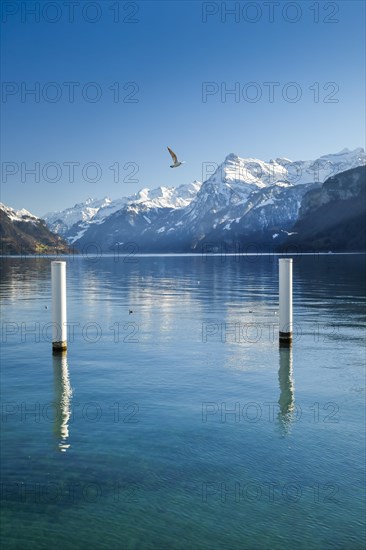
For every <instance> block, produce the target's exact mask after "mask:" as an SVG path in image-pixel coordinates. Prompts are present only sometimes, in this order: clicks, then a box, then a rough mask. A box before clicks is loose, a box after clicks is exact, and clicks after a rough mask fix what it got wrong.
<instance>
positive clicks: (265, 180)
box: [45, 148, 366, 252]
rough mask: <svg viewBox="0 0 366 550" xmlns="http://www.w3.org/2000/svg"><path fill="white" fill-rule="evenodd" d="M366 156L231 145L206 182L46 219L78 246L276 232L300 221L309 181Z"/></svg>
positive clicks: (153, 245)
mask: <svg viewBox="0 0 366 550" xmlns="http://www.w3.org/2000/svg"><path fill="white" fill-rule="evenodd" d="M365 164H366V156H365V152H364V150H363V149H362V148H358V149H355V150H353V151H350V150H348V149H343V150H342V151H341V152H339V153H337V154H328V155H324V156H322V157H320V158H319V159H316V160H308V161H301V160H300V161H291V160H289V159H287V158H277V159H275V160H273V159H272V160H270V161H268V162H264V161H261V160H259V159H254V158H240V157H238V156H237V155H235V154H233V153H231V154H230V155H228V156H227V157H226V158H225V160H224V162H223V163H222V164H220V165H218V166H216V169H215V170H214V171H213V173H212V174H211V175H209V177H208V178H207V179H206V180H205V181H204V182H203V183H202V184H200V183H199V182H196V181H195V182H193V183H191V184H188V185H182V186H180V187H177V188H174V187H158V188H157V189H153V190H149V189H148V188H144V189H142V190H141V191H139V192H138V193H136V194H134V195H132V196H130V197H124V198H121V199H118V200H114V201H111V200H110V199H108V198H105V199H102V200H99V201H98V200H96V199H94V200H92V199H88V201H86V202H85V203H82V204H77V205H75V206H74V207H72V208H69V209H67V210H64V211H63V212H55V213H52V214H47V215H46V216H45V219H46V222H47V224H48V225H49V227H50V228H51V229H52V230H54V231H57V232H58V233H60V234H61V235H63V236H65V238H66V239H67V240H68V242H69V243H73V244H74V245H75V246H76V248H78V249H82V248H83V246H85V245H87V244H88V243H90V242H93V243H97V244H98V245H99V246H100V248H101V249H102V250H103V251H105V252H108V251H109V252H110V251H111V250H113V248H114V247H115V246H116V244H118V245H121V244H122V245H123V244H124V243H127V242H132V241H133V242H135V243H136V244H137V246H138V248H139V249H140V250H141V251H148V250H169V251H175V250H177V251H180V250H197V248H198V247H199V246H200V245H201V244H202V242H206V241H207V240H217V241H225V242H230V241H232V240H233V239H238V240H240V239H243V236H247V237H248V238H249V237H250V238H256V239H262V240H263V239H264V238H265V239H268V238H272V239H276V238H277V237H278V236H280V235H281V233H284V234H285V233H286V231H288V230H289V229H290V228H291V227H292V225H293V224H294V223H295V221H296V220H297V217H298V213H299V209H300V206H301V201H302V198H303V196H304V195H305V194H306V193H307V192H308V191H309V190H310V189H314V188H317V187H320V186H321V184H322V183H323V182H324V181H325V180H327V179H328V178H329V177H331V176H334V175H336V174H338V173H340V172H343V171H345V170H349V169H352V168H355V167H357V166H361V165H365ZM210 167H212V163H210Z"/></svg>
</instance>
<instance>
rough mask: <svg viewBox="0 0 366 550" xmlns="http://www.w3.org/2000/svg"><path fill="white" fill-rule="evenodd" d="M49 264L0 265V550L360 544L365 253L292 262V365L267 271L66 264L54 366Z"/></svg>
mask: <svg viewBox="0 0 366 550" xmlns="http://www.w3.org/2000/svg"><path fill="white" fill-rule="evenodd" d="M116 260H118V261H116ZM131 260H132V261H131ZM50 261H51V259H50V258H36V259H31V258H22V259H19V258H18V259H17V258H2V260H1V270H2V274H1V275H2V277H1V279H2V283H1V297H2V305H3V307H2V361H1V391H2V419H1V420H2V422H1V428H2V436H1V438H2V441H1V443H2V444H1V453H2V455H1V465H2V495H1V504H2V512H1V520H2V521H1V523H2V543H3V546H2V547H3V548H7V549H8V548H9V549H13V548H14V549H15V548H22V549H35V548H37V549H43V548H45V549H46V548H47V549H49V548H52V549H59V548H60V549H61V548H75V549H79V548H80V549H84V548H100V549H117V548H118V549H120V548H126V549H145V548H146V549H186V548H194V549H206V548H209V549H216V548H217V549H218V548H220V549H241V550H242V549H246V548H248V549H257V548H258V549H266V548H268V549H269V548H300V549H303V548H304V549H312V548H314V549H315V548H339V549H345V548H346V549H358V548H360V549H361V548H363V547H364V546H363V544H364V535H365V532H364V527H363V520H364V513H365V500H364V495H365V492H364V489H365V485H364V483H365V479H364V451H365V445H364V425H365V416H364V410H365V409H364V407H365V393H364V374H365V372H364V367H365V351H364V350H365V348H364V345H365V341H364V337H365V332H364V327H365V318H364V312H365V309H364V306H365V301H366V299H365V283H364V275H365V257H364V256H357V255H339V256H338V255H326V256H298V257H294V321H295V323H296V326H295V341H294V344H293V348H292V350H288V349H281V350H279V348H278V342H277V338H278V325H277V319H278V318H277V288H278V265H277V263H278V258H277V257H273V256H262V257H255V256H253V257H246V258H243V257H205V258H202V257H201V256H186V257H181V256H160V257H159V256H149V257H133V258H131V257H126V258H119V259H116V258H113V257H105V258H102V259H101V258H98V259H95V261H93V259H87V258H79V257H75V258H69V259H67V263H68V266H67V277H68V280H67V284H68V321H69V322H70V323H74V325H73V328H70V338H69V348H68V353H67V356H63V357H55V356H54V357H53V356H52V353H51V344H50V342H49V340H50V334H51V331H50V326H49V323H50V321H51V311H50V309H51V302H50V290H51V287H50ZM129 310H132V313H129Z"/></svg>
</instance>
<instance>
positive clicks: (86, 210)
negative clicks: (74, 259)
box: [43, 181, 201, 243]
mask: <svg viewBox="0 0 366 550" xmlns="http://www.w3.org/2000/svg"><path fill="white" fill-rule="evenodd" d="M200 186H201V184H200V183H199V182H197V181H194V182H193V183H189V184H187V185H180V186H179V187H158V188H157V189H152V190H151V189H148V188H144V189H141V190H140V191H138V192H137V193H135V194H134V195H131V196H129V197H122V198H121V199H116V200H113V201H112V200H111V199H110V198H108V197H105V198H104V199H102V200H99V199H90V198H89V199H87V200H86V201H85V202H83V203H78V204H75V206H72V207H71V208H67V209H66V210H63V211H61V212H50V213H48V214H45V216H44V217H43V218H44V220H45V221H46V223H47V225H48V227H49V228H50V229H51V230H52V231H55V232H56V233H59V234H60V235H62V236H64V237H65V238H67V240H68V241H69V242H70V243H73V242H75V241H76V240H78V239H80V238H81V237H82V235H83V234H84V233H85V231H86V230H87V229H88V227H89V226H90V225H92V224H101V223H103V222H104V221H105V220H106V219H107V218H108V216H111V215H112V214H114V213H115V212H118V211H119V210H122V209H123V208H125V207H129V211H135V212H137V211H138V210H139V209H141V208H142V209H143V210H150V209H155V208H156V209H159V208H160V209H174V208H184V207H185V206H188V204H189V203H190V202H191V200H192V199H193V198H194V197H195V196H196V194H197V191H198V190H199V188H200Z"/></svg>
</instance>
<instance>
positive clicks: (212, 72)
mask: <svg viewBox="0 0 366 550" xmlns="http://www.w3.org/2000/svg"><path fill="white" fill-rule="evenodd" d="M35 4H36V3H35V2H31V1H29V2H18V3H17V2H4V3H3V14H2V16H3V20H4V19H5V21H4V22H3V24H2V31H3V33H2V45H3V54H2V80H3V81H4V82H5V90H4V89H3V95H2V105H1V107H2V115H3V122H2V162H3V163H4V162H10V163H15V164H14V165H13V164H12V165H4V164H3V165H2V166H3V169H5V170H8V171H11V170H12V169H14V170H15V169H17V170H18V172H17V174H15V175H7V176H6V177H5V175H4V173H3V176H2V193H1V200H2V201H3V202H5V203H6V204H8V205H11V206H13V207H16V208H21V207H25V208H27V209H28V210H30V211H31V212H34V213H35V214H37V215H42V214H44V213H45V212H47V211H49V210H58V209H63V208H65V207H68V206H71V205H73V204H74V203H75V202H79V201H83V200H85V199H86V198H88V197H100V198H102V197H104V196H106V195H108V196H110V197H111V198H117V197H121V196H124V195H127V194H130V193H133V192H136V191H137V190H139V189H140V188H142V187H157V186H159V185H165V186H176V185H180V184H182V183H188V182H190V181H193V180H194V179H198V180H201V179H202V172H203V170H202V163H203V162H217V163H220V162H222V160H223V159H224V158H225V156H226V155H227V154H229V153H231V152H234V153H236V154H238V155H239V156H243V157H257V158H261V159H263V160H269V159H270V158H276V157H279V156H285V157H288V158H290V159H293V160H297V159H310V158H316V157H318V156H320V155H322V154H326V153H329V152H337V151H339V150H341V149H343V148H344V147H349V148H355V147H359V146H364V130H365V127H364V120H365V111H364V97H365V81H364V69H365V53H364V52H365V36H364V20H365V4H364V2H362V1H346V2H343V1H342V2H318V3H317V2H313V1H311V2H307V1H301V2H295V5H296V6H297V7H298V9H297V12H296V10H295V8H294V7H292V8H291V7H290V8H286V6H288V2H280V5H279V6H274V20H273V22H271V21H270V14H269V7H268V6H265V3H263V2H257V3H254V7H253V3H251V4H252V7H251V8H250V9H249V10H248V9H247V7H246V6H247V4H248V2H239V3H236V4H238V5H239V7H240V13H237V14H236V16H235V15H230V14H227V15H226V21H225V13H224V12H223V9H224V8H222V6H225V5H226V8H227V9H230V8H233V7H234V6H235V2H230V1H227V2H226V3H222V2H196V1H190V2H176V1H174V2H153V1H150V2H136V3H135V2H132V3H131V2H119V3H118V4H119V9H120V14H119V19H120V20H119V22H115V21H114V17H116V13H115V12H113V11H112V8H113V7H114V9H115V6H116V5H117V2H112V1H109V0H107V1H106V0H103V1H101V2H96V3H94V4H96V5H97V6H98V8H99V10H100V12H99V13H98V12H97V11H96V8H95V7H93V6H92V5H90V2H83V1H80V2H79V5H75V6H74V21H73V22H72V21H71V14H70V11H68V9H70V8H66V7H65V5H64V3H63V2H59V3H58V4H59V6H60V9H59V11H58V12H57V11H56V10H55V8H49V11H48V12H46V13H40V16H39V18H40V21H39V22H38V21H35V16H34V15H32V14H30V13H27V12H24V5H26V7H27V8H28V10H30V9H31V8H32V7H34V5H35ZM52 4H54V2H53V3H52ZM22 5H23V8H22ZM40 5H41V6H42V5H44V4H43V3H42V2H41V3H40ZM4 6H5V7H4ZM6 6H7V7H6ZM14 6H15V7H14ZM135 6H137V8H136V9H135ZM256 6H257V8H256ZM296 6H295V7H296ZM312 6H313V8H312V9H311V7H312ZM314 6H315V7H316V6H318V8H319V13H318V14H317V13H315V11H314ZM83 8H84V13H83V11H82V10H83ZM4 9H5V10H6V12H4ZM16 9H17V10H18V11H17V13H13V12H14V11H15V10H16ZM22 9H23V13H22ZM137 9H138V11H137ZM286 9H287V11H286ZM300 10H301V13H300ZM215 11H217V13H213V14H212V15H211V14H210V13H208V12H215ZM135 12H136V13H135ZM235 17H236V19H237V21H235ZM93 18H95V19H96V21H95V22H94V23H92V22H90V20H91V19H93ZM256 18H257V19H258V20H257V21H253V20H254V19H256ZM51 19H59V20H58V21H55V22H51ZM124 19H125V21H124ZM133 19H134V20H136V22H135V23H132V22H129V20H133ZM204 19H206V22H204ZM290 19H291V20H295V22H292V23H291V22H290V21H289V20H290ZM296 19H298V20H297V21H296ZM316 19H319V21H318V22H317V21H316ZM249 20H252V21H253V22H250V21H249ZM331 20H338V22H334V23H332V22H331ZM37 82H38V83H39V89H40V97H39V102H36V101H35V97H34V96H32V95H25V96H23V98H22V90H23V93H24V91H25V89H26V88H31V87H35V86H37V84H36V83H37ZM67 82H77V83H79V86H77V87H75V97H74V102H70V100H69V99H70V98H69V91H68V90H69V89H70V85H69V88H68V87H67V85H66V84H65V83H67ZM90 82H95V83H96V84H97V87H95V86H89V87H88V86H87V87H86V88H85V84H87V83H90ZM115 82H118V83H119V86H120V99H121V100H122V101H120V102H114V94H115V91H114V92H113V90H111V89H109V88H110V87H111V86H112V85H113V84H114V83H115ZM128 82H134V83H136V84H137V86H138V92H137V93H135V95H134V94H133V92H134V87H133V86H135V85H133V86H132V85H130V86H129V87H128V88H127V89H126V90H124V89H123V86H124V85H125V84H126V83H128ZM204 82H213V83H216V84H214V85H213V88H212V89H213V90H214V91H216V90H217V89H218V90H219V91H218V92H217V93H214V94H212V95H209V96H207V98H206V99H207V100H206V101H205V102H204V101H202V87H203V83H204ZM250 82H254V83H256V84H255V86H251V87H248V86H247V84H248V83H250ZM265 82H278V83H279V85H278V86H276V87H275V89H274V99H273V101H269V87H268V85H267V86H266V85H264V83H265ZM289 82H296V83H297V90H296V89H295V88H294V87H290V88H288V93H289V95H290V96H291V97H294V94H295V93H299V90H300V91H301V94H302V96H301V99H300V100H299V101H297V102H290V101H285V99H284V98H283V96H282V93H283V92H285V91H286V84H287V83H289ZM315 82H318V83H319V100H318V101H315V100H314V98H315V96H316V87H314V86H312V85H313V84H314V83H315ZM329 82H333V83H335V85H334V84H332V85H328V88H327V89H326V90H324V89H323V86H324V85H326V84H327V83H329ZM9 83H10V84H9ZM50 83H56V85H50ZM235 83H238V84H237V86H239V89H240V97H239V98H236V99H239V101H238V102H236V101H235V97H234V95H227V96H226V98H225V96H224V98H223V99H224V100H221V98H220V91H221V90H222V91H223V92H225V87H226V88H227V89H228V90H229V89H232V88H234V87H235ZM311 86H312V89H309V87H311ZM336 87H338V88H339V89H338V91H337V88H336ZM82 89H83V90H84V95H85V94H87V95H86V97H87V98H89V99H92V98H93V97H94V94H95V93H96V91H98V90H99V93H101V97H100V99H99V101H96V102H90V101H87V100H86V99H85V97H83V94H82ZM115 89H116V87H115ZM60 90H61V97H60V99H59V101H56V102H51V101H50V99H52V98H53V97H54V96H55V93H57V92H60ZM260 92H261V93H262V97H261V99H259V101H257V102H250V101H249V100H248V99H251V98H253V97H254V94H255V93H260ZM128 94H131V95H130V96H129V97H130V99H137V100H138V102H135V103H127V102H123V98H125V97H126V96H127V95H128ZM37 99H38V98H37ZM225 99H226V101H225ZM326 99H328V101H329V100H330V99H337V100H338V102H336V103H334V102H324V100H326ZM167 145H169V146H170V147H172V148H173V149H174V150H176V151H177V153H178V154H179V156H180V157H181V158H182V160H185V161H187V164H185V165H183V166H182V167H180V168H178V169H176V170H171V169H170V168H169V164H170V158H169V155H168V152H167V150H166V146H167ZM36 162H38V163H39V166H40V181H39V182H35V181H34V176H32V175H31V174H23V179H25V181H24V182H23V183H22V182H21V172H22V166H21V163H23V172H24V169H28V168H32V167H33V166H34V164H35V163H36ZM69 162H76V163H79V166H75V168H74V169H75V181H74V182H73V183H72V182H71V181H70V177H69V174H70V166H69V165H64V163H69ZM88 162H92V163H97V164H98V165H99V166H100V169H101V171H102V175H101V178H100V179H99V181H97V182H94V183H92V182H90V181H87V180H88V179H89V180H90V179H93V177H94V176H95V177H98V175H97V173H96V171H95V169H93V167H91V168H89V169H88V170H87V171H86V176H85V177H84V175H83V174H82V167H83V166H84V165H85V164H86V163H88ZM47 163H57V165H59V167H60V170H61V171H59V172H58V174H56V168H54V167H52V166H51V165H49V167H48V169H47ZM115 163H119V165H120V175H119V182H115V181H114V176H113V172H112V170H111V169H109V167H110V166H111V165H115ZM126 163H136V165H138V169H139V170H138V173H136V174H135V175H134V176H131V177H130V178H129V177H128V175H129V174H131V172H132V171H134V166H135V164H133V165H128V166H126V167H125V168H124V166H125V165H126ZM115 166H116V165H115ZM42 171H43V172H44V173H45V174H46V178H44V177H43V175H42ZM59 176H60V177H61V179H60V181H59V182H57V183H52V182H50V181H47V179H48V180H50V179H52V178H53V177H59ZM5 179H7V181H5ZM131 179H135V180H138V181H135V182H134V181H132V182H131V181H128V180H131ZM123 180H125V181H123Z"/></svg>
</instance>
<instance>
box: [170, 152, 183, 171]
mask: <svg viewBox="0 0 366 550" xmlns="http://www.w3.org/2000/svg"><path fill="white" fill-rule="evenodd" d="M168 151H169V153H170V155H171V157H172V159H173V163H174V164H171V165H170V168H178V166H180V165H181V164H183V163H184V161H182V162H179V160H178V159H177V155H176V154H175V153H174V151H172V150H171V149H170V147H168Z"/></svg>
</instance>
